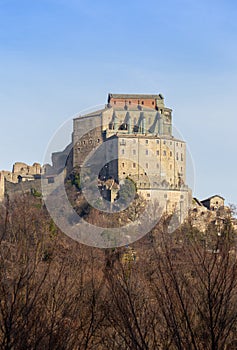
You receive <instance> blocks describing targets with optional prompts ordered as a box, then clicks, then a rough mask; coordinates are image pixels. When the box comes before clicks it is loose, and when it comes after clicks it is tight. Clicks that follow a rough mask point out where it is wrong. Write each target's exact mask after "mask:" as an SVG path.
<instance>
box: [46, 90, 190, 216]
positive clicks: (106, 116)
mask: <svg viewBox="0 0 237 350" xmlns="http://www.w3.org/2000/svg"><path fill="white" fill-rule="evenodd" d="M99 149H100V151H96V150H99ZM88 157H89V160H88V159H87V158H88ZM85 159H87V163H93V164H94V163H96V162H98V163H99V162H101V164H102V163H103V166H102V165H101V168H100V169H99V164H98V169H99V171H98V177H99V180H100V181H103V180H104V181H106V180H108V179H111V178H112V179H114V182H115V184H120V183H121V181H123V180H124V179H125V178H129V179H131V180H133V181H134V182H135V183H136V188H137V192H138V194H139V195H140V196H142V197H144V198H145V199H151V198H155V199H157V200H158V201H159V203H160V204H161V205H162V206H166V207H167V205H168V207H169V209H170V210H174V209H175V208H180V206H187V207H188V205H189V203H190V201H191V199H192V194H191V190H190V189H189V188H188V186H187V184H186V144H185V142H184V141H183V140H180V139H176V138H175V137H174V136H173V134H172V110H171V109H170V108H168V107H166V106H165V103H164V97H163V96H162V95H161V94H158V95H130V94H126V95H124V94H109V95H108V101H107V104H106V105H105V108H104V109H102V110H98V111H95V112H93V113H90V114H87V115H82V116H79V117H77V118H75V119H74V121H73V135H72V144H71V148H70V147H67V148H66V150H65V151H64V152H58V153H54V154H53V156H52V160H53V167H54V168H56V169H62V168H63V167H65V162H67V168H70V169H76V168H78V169H80V168H81V167H83V164H85ZM99 159H100V161H99ZM102 160H103V161H102ZM115 193H116V191H115ZM115 198H116V194H115ZM113 199H114V197H113V196H112V197H111V200H113Z"/></svg>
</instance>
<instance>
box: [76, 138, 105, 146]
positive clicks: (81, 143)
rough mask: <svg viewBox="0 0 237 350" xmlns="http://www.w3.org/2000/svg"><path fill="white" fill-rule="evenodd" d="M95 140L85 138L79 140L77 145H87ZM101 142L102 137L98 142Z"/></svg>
mask: <svg viewBox="0 0 237 350" xmlns="http://www.w3.org/2000/svg"><path fill="white" fill-rule="evenodd" d="M93 141H94V140H92V139H90V140H83V141H78V142H77V146H80V145H86V144H89V145H91V144H92V143H93ZM94 142H95V141H94ZM99 142H100V139H97V143H99Z"/></svg>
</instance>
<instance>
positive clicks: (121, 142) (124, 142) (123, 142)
mask: <svg viewBox="0 0 237 350" xmlns="http://www.w3.org/2000/svg"><path fill="white" fill-rule="evenodd" d="M136 140H137V139H133V143H136ZM151 141H153V140H151ZM145 143H146V145H148V144H149V140H145ZM156 143H157V145H158V144H159V143H160V140H156ZM168 143H169V144H170V146H172V145H173V141H170V142H168V141H167V140H163V145H166V144H168ZM120 145H126V141H125V140H124V139H121V141H120ZM179 145H180V146H181V147H183V144H182V142H181V143H180V144H179V142H176V146H177V147H178V146H179Z"/></svg>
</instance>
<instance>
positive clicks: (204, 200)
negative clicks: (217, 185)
mask: <svg viewBox="0 0 237 350" xmlns="http://www.w3.org/2000/svg"><path fill="white" fill-rule="evenodd" d="M214 197H219V198H221V199H223V200H225V198H223V197H221V196H220V195H219V194H214V195H213V196H211V197H208V198H206V199H203V200H201V202H202V203H203V202H206V201H209V200H211V199H212V198H214Z"/></svg>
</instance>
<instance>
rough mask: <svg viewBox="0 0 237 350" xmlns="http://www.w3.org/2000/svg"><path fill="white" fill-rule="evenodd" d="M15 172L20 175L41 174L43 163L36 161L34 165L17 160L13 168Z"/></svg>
mask: <svg viewBox="0 0 237 350" xmlns="http://www.w3.org/2000/svg"><path fill="white" fill-rule="evenodd" d="M12 173H13V174H18V175H36V174H41V165H40V164H39V163H34V164H33V165H28V164H25V163H22V162H16V163H15V164H14V165H13V169H12Z"/></svg>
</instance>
